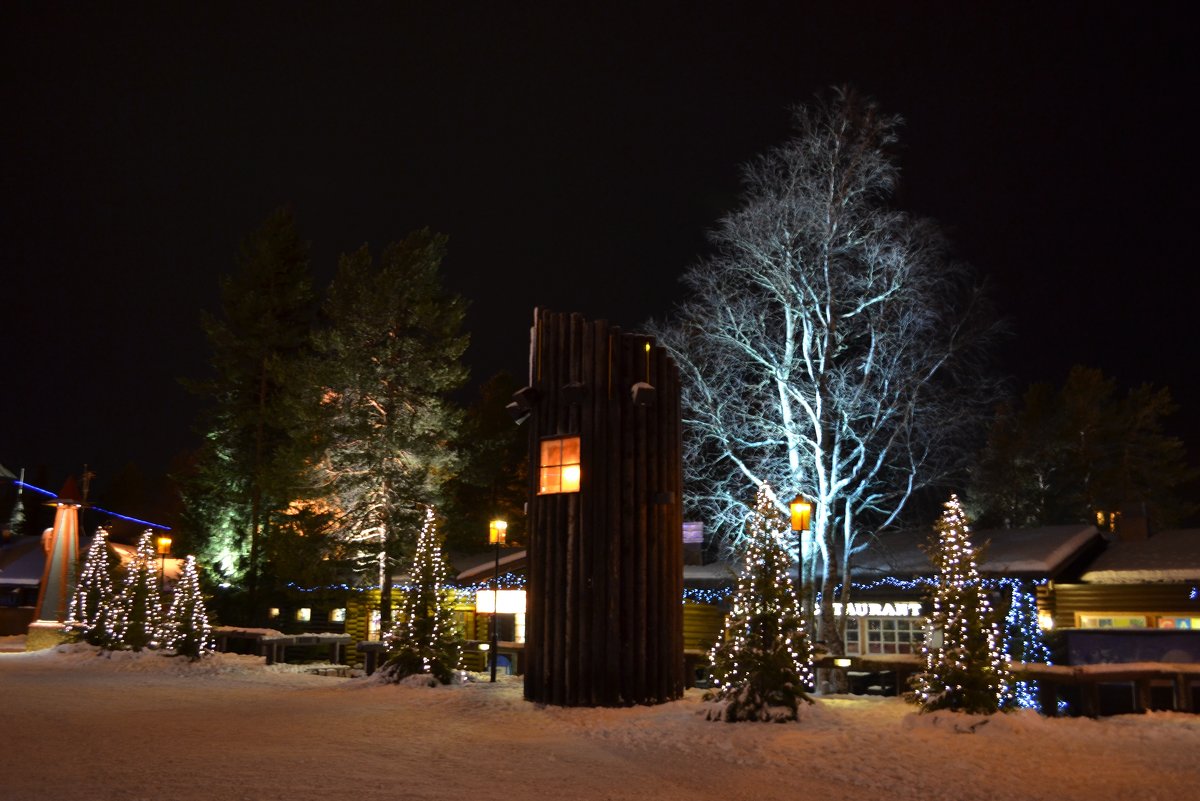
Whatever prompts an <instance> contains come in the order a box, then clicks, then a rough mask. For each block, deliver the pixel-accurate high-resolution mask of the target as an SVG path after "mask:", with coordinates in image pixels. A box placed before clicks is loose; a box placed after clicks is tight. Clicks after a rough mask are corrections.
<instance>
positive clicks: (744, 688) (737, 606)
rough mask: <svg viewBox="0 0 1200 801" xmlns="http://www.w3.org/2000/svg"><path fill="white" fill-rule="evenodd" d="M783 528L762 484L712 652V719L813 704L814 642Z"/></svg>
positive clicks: (764, 716)
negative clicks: (810, 690)
mask: <svg viewBox="0 0 1200 801" xmlns="http://www.w3.org/2000/svg"><path fill="white" fill-rule="evenodd" d="M788 531H789V524H788V521H787V520H785V519H784V518H783V517H782V515H780V513H779V511H778V510H777V508H776V505H775V501H774V497H773V495H772V493H771V488H770V487H769V486H767V485H765V484H764V485H763V486H762V487H761V488H760V489H759V491H758V497H757V499H756V501H755V505H754V511H753V512H751V514H750V517H749V520H748V521H747V531H746V538H745V543H746V549H745V553H744V557H745V558H744V562H743V566H742V569H741V572H740V573H739V575H738V580H737V589H736V590H735V591H734V594H733V598H732V601H731V609H730V612H729V614H727V615H726V616H725V627H724V630H723V631H722V632H721V636H720V637H719V638H718V639H717V644H716V645H715V646H714V647H713V650H712V652H711V654H710V660H711V662H712V667H711V671H712V679H713V690H712V691H711V692H710V693H709V696H708V698H709V700H710V701H713V702H714V703H713V705H712V707H711V708H710V710H709V713H708V717H709V719H710V720H725V721H729V722H733V721H738V720H764V721H765V720H773V721H784V720H796V719H797V718H798V717H799V707H800V703H801V702H806V703H812V699H811V698H810V697H809V696H808V693H807V692H806V688H808V687H811V686H812V683H813V675H812V647H811V645H810V643H809V639H808V635H807V632H806V631H805V627H804V618H803V616H802V615H801V612H800V601H799V599H798V598H797V597H796V591H795V587H794V585H793V583H792V578H791V574H790V568H791V564H792V560H791V558H790V557H789V555H788V551H787V543H786V532H788Z"/></svg>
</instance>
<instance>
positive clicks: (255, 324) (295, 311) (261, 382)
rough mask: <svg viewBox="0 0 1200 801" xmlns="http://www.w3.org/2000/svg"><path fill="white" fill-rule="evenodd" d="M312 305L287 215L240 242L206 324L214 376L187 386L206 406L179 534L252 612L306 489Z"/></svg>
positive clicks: (303, 259)
mask: <svg viewBox="0 0 1200 801" xmlns="http://www.w3.org/2000/svg"><path fill="white" fill-rule="evenodd" d="M316 312H317V300H316V295H315V292H314V290H313V282H312V275H311V272H310V269H309V262H308V244H307V243H306V242H304V241H303V240H302V239H301V238H300V236H299V234H298V233H297V231H296V226H295V220H294V218H293V216H292V214H291V212H290V211H289V210H287V209H280V210H278V211H276V212H274V213H273V214H272V215H271V216H270V217H269V218H268V219H267V220H266V221H265V222H264V223H263V224H262V226H260V227H259V228H258V229H257V230H256V231H254V232H253V233H252V234H251V235H249V236H248V237H246V239H245V240H244V241H243V242H242V244H241V248H240V250H239V252H238V254H237V258H236V263H235V269H234V271H233V272H232V273H231V274H230V275H226V276H223V277H222V279H221V309H220V313H219V314H217V315H205V316H204V317H203V320H202V322H203V327H204V331H205V334H206V335H207V338H208V343H209V347H210V349H211V352H212V359H211V361H212V368H213V375H212V377H211V378H210V379H208V380H206V381H195V382H190V386H191V388H192V389H193V391H194V392H196V394H197V395H200V396H201V397H203V398H204V399H205V401H206V403H207V407H206V408H205V410H204V414H203V419H202V423H201V433H202V435H203V437H204V443H203V446H202V448H201V449H200V451H199V453H198V454H197V457H196V463H195V465H194V468H193V470H192V471H191V472H190V473H188V474H187V475H185V476H181V477H180V479H181V483H182V485H183V490H184V497H185V501H186V503H185V520H184V523H185V525H186V526H187V527H188V528H189V530H190V532H191V535H192V537H193V538H194V540H195V541H196V542H198V543H199V544H200V547H199V552H198V556H199V559H200V562H201V564H202V565H204V567H205V568H206V569H207V570H208V571H209V574H210V575H212V576H215V577H218V578H219V579H220V580H221V581H223V582H228V583H231V584H233V585H234V586H237V587H239V588H241V589H244V590H246V591H247V592H248V595H249V598H250V600H251V602H252V603H253V601H254V599H255V596H256V593H257V590H258V587H259V583H260V579H261V576H262V569H263V563H264V557H265V554H266V550H267V548H266V545H267V540H268V539H269V538H270V537H271V536H272V533H273V531H274V529H275V528H276V527H277V526H278V525H279V523H280V520H281V518H282V516H283V515H284V513H285V511H286V510H287V509H288V507H289V505H290V504H291V502H292V501H294V500H296V498H297V497H298V494H299V493H300V491H301V490H302V489H304V488H305V487H306V486H307V485H306V483H305V480H304V479H305V471H306V469H307V464H308V460H309V459H310V457H311V453H310V447H309V446H310V444H311V440H310V438H309V437H308V431H307V430H306V429H304V428H303V427H302V425H301V422H302V418H301V417H300V416H299V410H300V409H301V408H302V404H301V403H300V400H299V399H300V398H301V397H302V396H303V394H304V393H305V392H307V391H308V389H309V387H308V386H307V385H306V384H304V383H303V381H301V380H298V379H299V378H300V376H301V373H300V371H299V370H298V369H297V368H298V364H299V362H300V361H301V360H302V359H303V358H304V357H305V356H306V354H307V353H308V346H309V343H310V337H311V332H312V329H313V325H314V322H315V320H316Z"/></svg>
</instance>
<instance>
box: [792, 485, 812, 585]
mask: <svg viewBox="0 0 1200 801" xmlns="http://www.w3.org/2000/svg"><path fill="white" fill-rule="evenodd" d="M788 510H789V511H790V512H791V513H792V531H794V532H796V592H797V593H799V592H801V588H802V587H803V586H804V532H806V531H810V530H811V529H812V501H810V500H808V498H805V497H804V496H803V495H800V494H797V495H796V497H795V498H794V499H792V502H791V503H789V504H788Z"/></svg>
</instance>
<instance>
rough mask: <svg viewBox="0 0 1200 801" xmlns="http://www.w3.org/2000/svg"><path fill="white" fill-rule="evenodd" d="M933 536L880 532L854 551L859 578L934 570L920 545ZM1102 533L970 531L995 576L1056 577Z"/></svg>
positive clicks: (1085, 529) (1072, 528)
mask: <svg viewBox="0 0 1200 801" xmlns="http://www.w3.org/2000/svg"><path fill="white" fill-rule="evenodd" d="M930 536H931V535H930V533H929V532H923V531H898V532H894V533H890V534H884V535H882V536H881V537H879V539H878V540H877V541H876V542H874V543H872V544H871V545H870V546H869V547H868V548H867V549H866V550H864V551H862V552H861V553H859V554H856V555H855V557H854V559H853V565H854V575H855V578H856V579H862V578H867V577H869V576H928V575H930V574H932V572H933V565H932V564H931V563H930V561H929V557H928V556H926V555H925V552H924V551H923V550H922V548H923V547H924V546H926V545H927V544H928V543H929V540H930ZM1099 538H1100V532H1099V531H1097V530H1096V527H1095V526H1087V525H1078V524H1076V525H1067V526H1043V527H1040V528H1025V529H992V530H983V531H973V532H971V542H972V543H974V544H975V545H976V546H986V547H985V549H984V552H983V560H982V561H981V562H980V563H979V565H978V567H979V572H980V573H982V574H984V575H991V576H1013V577H1017V576H1053V575H1055V574H1056V573H1058V572H1059V571H1060V570H1062V569H1063V568H1064V567H1065V566H1066V565H1067V564H1068V563H1069V562H1070V561H1071V560H1072V559H1073V558H1074V557H1075V556H1077V555H1078V554H1079V553H1080V551H1081V550H1083V549H1084V548H1085V547H1087V546H1088V545H1089V544H1091V543H1093V542H1096V541H1097V540H1099Z"/></svg>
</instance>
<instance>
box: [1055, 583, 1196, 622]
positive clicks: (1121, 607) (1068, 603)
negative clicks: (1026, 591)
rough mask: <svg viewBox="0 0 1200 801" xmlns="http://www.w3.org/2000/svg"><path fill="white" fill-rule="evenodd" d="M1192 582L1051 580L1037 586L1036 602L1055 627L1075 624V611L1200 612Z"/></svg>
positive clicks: (1187, 614) (1190, 614) (1184, 613)
mask: <svg viewBox="0 0 1200 801" xmlns="http://www.w3.org/2000/svg"><path fill="white" fill-rule="evenodd" d="M1195 587H1196V585H1195V584H1165V583H1164V584H1053V585H1043V586H1041V587H1038V606H1039V608H1042V609H1049V610H1051V612H1052V614H1053V617H1054V627H1055V628H1056V629H1069V628H1074V627H1075V626H1076V620H1077V617H1076V615H1078V614H1079V613H1085V614H1093V613H1096V612H1128V613H1146V614H1171V613H1176V614H1178V615H1180V616H1200V600H1198V599H1195V598H1192V597H1191V594H1192V592H1193V590H1194V588H1195Z"/></svg>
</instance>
